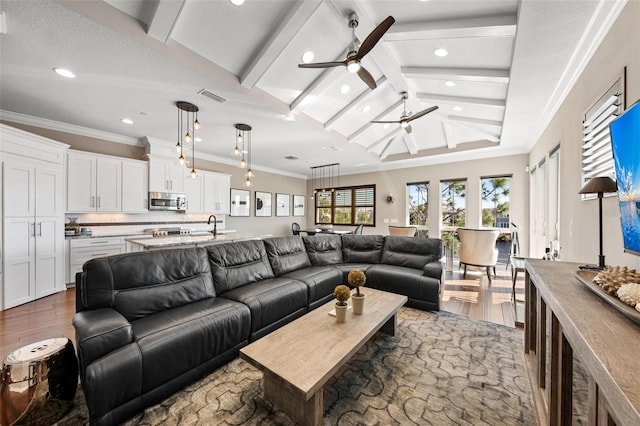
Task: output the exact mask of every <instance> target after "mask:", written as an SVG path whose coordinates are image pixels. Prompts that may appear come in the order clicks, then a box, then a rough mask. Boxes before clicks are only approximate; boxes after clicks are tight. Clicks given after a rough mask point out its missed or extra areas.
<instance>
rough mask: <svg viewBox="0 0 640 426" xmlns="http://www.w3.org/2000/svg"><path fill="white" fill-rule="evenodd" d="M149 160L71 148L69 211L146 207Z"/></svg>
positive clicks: (135, 210)
mask: <svg viewBox="0 0 640 426" xmlns="http://www.w3.org/2000/svg"><path fill="white" fill-rule="evenodd" d="M147 188H148V186H147V163H146V162H145V161H138V160H128V159H123V158H120V157H112V156H108V155H99V154H91V153H86V152H79V151H72V150H70V151H69V154H68V158H67V212H70V213H88V212H110V213H113V212H126V213H141V212H146V211H147V197H148V189H147Z"/></svg>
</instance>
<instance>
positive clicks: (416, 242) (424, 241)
mask: <svg viewBox="0 0 640 426" xmlns="http://www.w3.org/2000/svg"><path fill="white" fill-rule="evenodd" d="M441 256H442V240H440V239H439V238H421V237H417V238H409V237H399V236H390V235H387V236H386V237H384V250H383V251H382V263H383V264H386V265H396V266H406V267H408V268H414V269H420V270H422V268H424V266H425V265H426V264H427V263H430V262H433V261H435V260H438V259H440V257H441Z"/></svg>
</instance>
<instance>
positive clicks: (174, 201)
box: [149, 192, 187, 211]
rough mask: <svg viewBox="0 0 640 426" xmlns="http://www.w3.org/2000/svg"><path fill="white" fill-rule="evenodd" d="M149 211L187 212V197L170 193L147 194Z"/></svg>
mask: <svg viewBox="0 0 640 426" xmlns="http://www.w3.org/2000/svg"><path fill="white" fill-rule="evenodd" d="M149 210H174V211H185V210H187V197H186V196H185V195H184V194H174V193H171V192H149Z"/></svg>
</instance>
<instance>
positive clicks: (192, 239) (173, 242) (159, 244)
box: [125, 231, 272, 252]
mask: <svg viewBox="0 0 640 426" xmlns="http://www.w3.org/2000/svg"><path fill="white" fill-rule="evenodd" d="M271 236H272V235H271V234H256V233H254V232H229V233H226V232H224V231H222V232H220V233H218V235H213V234H212V233H207V234H204V235H176V236H165V237H153V238H140V237H132V238H125V241H126V242H127V243H129V247H130V249H131V250H129V251H131V252H136V251H143V250H161V249H168V248H186V247H204V246H208V245H211V244H220V243H228V242H232V241H242V240H261V239H263V238H268V237H271Z"/></svg>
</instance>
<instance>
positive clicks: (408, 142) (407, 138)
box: [402, 132, 418, 155]
mask: <svg viewBox="0 0 640 426" xmlns="http://www.w3.org/2000/svg"><path fill="white" fill-rule="evenodd" d="M402 141H403V142H404V145H405V146H406V147H407V151H409V154H412V155H413V154H417V153H418V148H416V141H415V139H414V137H413V133H407V132H404V135H402Z"/></svg>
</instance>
